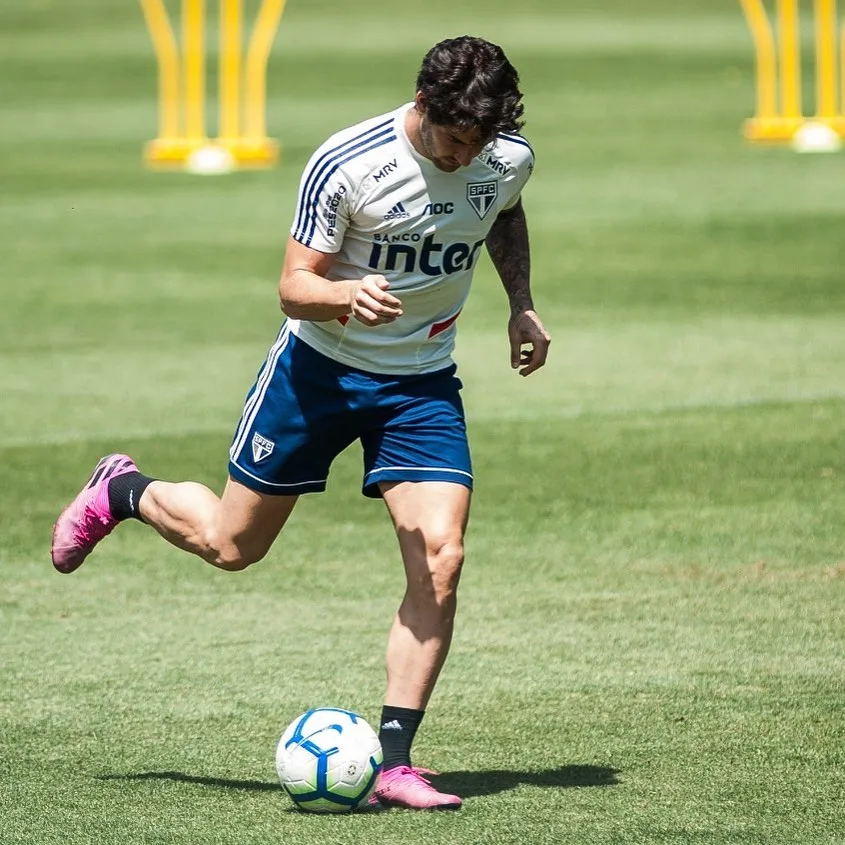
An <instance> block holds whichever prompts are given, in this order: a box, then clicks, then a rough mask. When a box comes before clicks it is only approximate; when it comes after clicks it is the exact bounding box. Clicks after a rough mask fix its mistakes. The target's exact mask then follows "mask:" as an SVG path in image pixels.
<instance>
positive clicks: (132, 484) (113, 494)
mask: <svg viewBox="0 0 845 845" xmlns="http://www.w3.org/2000/svg"><path fill="white" fill-rule="evenodd" d="M153 481H155V479H154V478H148V477H147V476H146V475H141V473H140V472H127V473H124V474H123V475H118V476H117V478H113V479H112V480H111V481H109V508H110V509H111V512H112V516H113V517H114V518H115V519H117V520H122V519H129V518H130V517H134V518H135V519H138V520H141V522H143V521H144V520H143V519H141V514H140V513H139V511H138V502H140V501H141V495H142V494H143V492H144V490H146V489H147V487H148V486H149V485H150V483H151V482H153Z"/></svg>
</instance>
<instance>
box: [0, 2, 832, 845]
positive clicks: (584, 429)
mask: <svg viewBox="0 0 845 845" xmlns="http://www.w3.org/2000/svg"><path fill="white" fill-rule="evenodd" d="M400 6H401V9H400ZM250 8H254V4H252V5H251V6H250ZM464 32H473V33H476V34H479V35H483V36H485V37H487V38H490V39H492V40H495V41H499V42H500V43H502V44H503V45H504V46H505V48H506V49H507V51H508V53H509V55H510V56H511V58H512V59H513V61H514V63H515V64H516V65H517V66H518V67H519V69H520V71H521V74H522V79H523V87H524V89H525V92H526V106H527V118H528V125H527V127H526V134H527V136H528V137H529V138H530V139H531V141H532V143H533V145H534V147H535V149H536V152H537V157H538V164H537V169H536V171H535V176H534V179H533V180H532V182H531V183H530V185H529V188H528V190H527V191H526V194H525V205H526V210H527V213H528V215H529V222H530V225H531V232H532V245H533V252H534V287H535V294H536V300H537V303H538V308H539V311H540V313H541V315H542V316H543V318H544V320H545V322H546V325H547V327H548V328H549V330H550V331H551V332H552V334H553V337H554V343H553V347H552V354H551V358H550V361H549V365H548V366H547V368H546V369H545V370H544V371H543V372H541V373H538V374H537V375H536V376H534V377H532V378H531V379H528V380H522V379H519V378H517V377H515V376H513V374H512V373H511V371H510V369H509V366H508V351H507V346H506V341H505V335H504V326H505V300H504V295H503V294H502V292H501V290H500V289H499V285H498V282H497V281H496V279H495V276H494V274H493V272H492V270H491V267H490V264H489V261H487V260H486V259H485V261H484V262H483V264H482V266H481V268H480V270H479V272H478V274H477V277H476V283H475V289H474V292H473V295H472V297H471V301H470V306H469V307H468V309H467V311H466V312H465V315H464V316H463V317H462V318H461V327H460V331H459V348H458V358H459V362H460V368H461V374H462V376H463V380H464V383H465V385H466V390H465V399H466V404H467V410H468V415H469V420H470V428H471V436H472V442H473V448H474V460H475V470H476V476H477V488H476V497H475V500H474V511H473V518H472V522H471V526H470V532H469V537H468V561H467V565H466V569H465V575H464V580H463V585H462V603H461V609H460V614H459V624H458V629H457V632H456V638H455V643H454V647H453V653H452V656H451V658H450V661H449V663H448V664H447V666H446V669H445V671H444V674H443V676H442V680H441V684H440V686H439V688H438V690H437V692H436V694H435V697H434V699H433V700H432V702H431V706H430V709H429V713H428V715H427V716H426V721H425V722H424V724H423V729H422V731H421V733H420V736H419V739H418V742H417V745H416V757H415V761H416V762H417V763H419V764H421V765H426V766H429V767H432V768H436V769H438V770H440V771H442V772H443V775H442V777H441V779H440V782H441V783H442V784H443V785H444V786H445V787H448V788H453V789H455V790H457V791H458V792H460V793H461V794H463V795H464V796H465V797H466V799H467V800H466V804H465V807H464V809H463V810H462V811H461V812H460V813H458V814H451V815H426V814H414V813H403V812H390V813H384V814H379V815H356V816H350V817H343V818H322V817H314V816H305V815H301V814H298V813H296V812H294V811H293V810H292V809H291V805H290V804H289V802H288V800H287V798H286V797H285V795H284V793H283V792H282V791H281V790H280V788H279V786H278V784H277V780H276V776H275V772H274V768H273V755H274V750H275V743H276V741H277V739H278V736H279V735H280V734H281V731H282V729H283V728H284V726H285V725H286V724H287V722H288V721H289V720H290V719H291V718H293V717H294V716H295V715H297V714H298V713H299V712H300V711H302V710H303V709H305V708H307V707H309V706H312V705H319V704H333V705H339V706H346V707H351V708H353V709H356V710H358V711H359V712H361V713H363V714H364V715H365V716H366V717H367V718H369V719H371V720H375V719H376V718H377V716H378V712H379V707H380V703H381V695H382V686H383V668H382V653H383V647H384V641H385V636H386V632H387V628H388V625H389V622H390V619H391V616H392V614H393V611H394V609H395V605H396V603H397V601H398V599H399V596H400V593H401V590H402V577H401V572H400V567H399V564H398V557H397V554H396V551H395V549H394V544H395V541H394V539H393V536H392V532H391V530H390V526H389V524H388V520H387V518H386V515H385V514H384V511H383V508H382V506H381V505H380V504H379V503H377V502H373V501H369V500H365V499H363V498H362V497H361V496H360V494H359V484H360V457H359V455H358V453H357V452H356V451H355V450H351V451H350V452H348V453H345V454H344V455H343V456H341V459H340V460H339V461H338V463H337V465H336V467H335V469H334V471H333V474H332V478H331V484H330V489H329V492H328V493H327V494H326V495H325V496H323V497H313V496H312V497H306V498H305V499H304V500H303V501H302V503H301V504H300V506H299V507H298V511H297V513H296V514H295V517H294V519H293V520H292V522H291V524H290V526H289V527H288V529H286V532H285V534H284V536H283V537H282V538H281V539H280V541H279V543H277V545H276V547H275V548H274V550H273V551H272V552H271V554H270V555H269V557H268V559H267V560H266V561H264V562H263V563H262V564H261V565H260V566H257V567H253V568H251V569H249V570H248V571H246V572H244V573H240V574H238V575H227V574H225V573H221V572H217V571H213V570H212V569H211V568H210V567H206V566H203V565H202V564H201V563H199V562H198V561H196V560H194V559H191V558H189V557H188V556H186V555H183V554H181V553H179V552H177V551H176V550H174V549H171V548H170V547H168V546H166V545H165V544H164V543H162V542H161V541H159V540H158V538H157V537H155V536H154V535H153V533H152V532H151V531H149V530H148V529H145V528H144V527H143V526H141V525H137V524H131V525H126V526H124V527H122V528H121V529H120V530H119V531H117V532H116V533H115V534H114V536H113V537H111V538H109V540H108V541H107V542H106V543H104V544H103V546H102V547H101V548H99V549H98V550H97V552H96V554H95V555H94V557H93V558H92V559H91V561H90V562H89V563H87V564H86V565H85V567H84V568H83V569H82V570H81V571H80V572H79V573H77V574H76V575H74V576H72V577H63V576H59V575H57V574H56V573H55V572H54V571H53V569H52V567H51V565H50V561H49V542H50V530H51V525H52V521H53V519H54V518H55V516H56V514H57V513H58V511H59V510H60V508H61V507H62V505H63V504H64V503H65V502H66V501H67V500H68V498H69V497H70V496H71V495H72V494H73V493H74V492H75V490H76V488H77V487H78V486H79V484H80V483H81V481H82V480H83V479H84V477H85V476H86V474H87V473H88V472H89V471H90V467H91V466H92V465H93V463H94V462H95V461H96V459H97V458H98V457H99V456H100V455H101V454H104V453H105V452H106V451H109V450H113V449H120V450H127V451H129V452H130V453H131V454H132V455H133V456H135V457H136V458H137V460H138V462H139V463H140V465H141V467H142V469H144V470H146V471H148V472H149V473H151V474H154V475H159V476H164V477H167V478H172V479H178V478H195V479H197V480H201V481H205V482H206V483H208V484H210V485H211V486H212V487H213V488H215V489H220V488H221V486H222V483H223V481H224V475H225V461H226V450H227V448H228V443H229V439H230V436H231V433H232V431H233V428H234V425H235V423H236V421H237V419H238V416H239V414H240V409H241V404H242V401H243V397H244V394H245V392H246V390H247V389H248V387H249V386H250V384H251V382H252V379H253V377H254V374H255V371H256V369H257V367H258V366H259V364H260V363H261V361H262V359H263V356H264V353H265V351H266V349H267V347H268V345H269V344H270V343H271V341H272V339H273V336H274V334H275V332H276V330H277V328H278V324H279V320H280V314H279V312H278V308H277V303H276V291H275V285H276V279H277V276H278V271H279V268H280V266H281V260H282V247H283V244H284V240H285V237H286V232H287V229H288V227H289V225H290V220H291V216H292V211H293V201H294V198H295V190H296V184H297V181H298V177H299V172H300V169H301V167H302V165H303V164H304V162H305V159H306V157H307V156H308V154H309V153H310V152H311V150H312V149H313V147H314V146H316V145H317V144H318V143H319V142H321V141H322V139H323V138H324V137H325V136H326V135H327V134H328V133H330V132H331V131H333V130H335V129H337V128H340V127H342V126H344V125H346V124H347V123H350V122H352V121H356V120H359V119H363V118H364V117H367V116H370V115H372V114H376V113H379V112H380V111H386V110H388V109H390V108H392V107H393V106H395V105H397V104H398V103H400V102H402V101H403V100H404V99H409V98H410V96H411V95H412V80H413V77H414V74H415V72H416V69H417V66H418V62H419V59H420V58H421V56H422V54H423V53H424V52H425V50H426V49H427V48H428V47H429V46H430V45H431V44H432V43H434V42H435V41H437V40H439V39H440V38H442V37H446V36H449V35H457V34H462V33H464ZM269 77H270V96H269V103H268V105H269V123H270V129H271V133H272V134H274V135H276V136H277V137H279V138H280V140H281V141H282V144H283V147H284V160H283V163H282V166H281V167H279V168H278V169H276V170H274V171H272V172H267V173H252V174H237V175H233V176H228V177H220V178H209V179H202V178H198V177H191V176H186V175H181V174H154V173H149V172H147V171H145V170H144V169H143V167H142V166H141V161H140V156H141V149H142V145H143V143H144V142H145V141H146V140H148V139H149V138H151V137H152V135H153V134H154V124H155V114H156V111H155V109H156V103H155V69H154V64H153V58H152V51H151V48H150V44H149V39H148V37H147V33H146V31H145V29H144V25H143V20H142V17H141V14H140V10H139V8H138V7H137V5H136V4H134V3H133V2H131V0H126V1H125V2H121V3H117V2H114V0H74V2H73V3H72V4H64V3H60V2H58V0H5V2H4V3H3V6H2V9H0V126H2V127H3V131H2V134H1V135H0V186H2V190H1V191H0V231H2V235H1V236H0V297H2V299H1V300H0V301H2V305H0V397H2V398H0V466H2V481H0V842H2V843H4V845H5V844H6V843H9V844H10V845H11V843H15V845H18V843H20V844H21V845H23V844H24V843H26V845H42V843H43V845H48V843H49V845H52V843H57V844H58V843H63V845H76V844H77V843H121V845H124V844H125V843H162V844H163V843H178V845H197V843H215V844H216V845H229V844H230V843H232V845H234V843H237V844H238V845H241V843H244V844H245V843H250V845H257V843H284V845H305V844H306V843H318V844H319V845H322V843H331V845H358V844H359V843H361V845H363V843H374V842H375V843H382V844H383V845H388V844H390V845H393V843H395V845H400V843H401V845H412V843H444V845H451V843H462V845H463V843H509V842H525V843H573V845H575V844H576V843H577V845H582V843H587V842H589V843H593V845H599V843H601V844H602V845H605V843H607V845H610V843H651V842H654V843H678V845H680V844H681V843H705V842H706V843H760V845H773V843H813V844H814V845H815V843H819V845H821V844H822V843H841V842H845V807H843V795H845V774H843V771H844V770H845V752H843V748H844V747H845V718H843V708H845V686H843V684H845V236H843V233H845V157H843V156H845V154H843V155H838V156H836V155H834V156H798V155H796V154H794V153H791V152H788V151H783V150H761V149H752V148H750V147H748V146H746V145H745V143H744V142H743V141H742V139H741V137H740V126H741V123H742V121H743V119H745V118H746V117H748V116H749V115H750V114H751V112H752V109H753V62H752V52H751V41H750V38H749V35H748V33H747V30H746V27H745V24H744V21H743V19H742V16H741V13H740V10H739V7H738V4H735V3H733V2H732V1H731V0H712V2H708V3H701V2H694V1H693V0H674V2H671V1H670V0H636V2H630V0H591V2H587V0H580V2H568V0H567V2H563V0H562V2H552V0H548V2H541V0H523V2H522V3H521V4H513V3H505V2H501V0H489V2H481V0H466V2H463V3H459V4H458V3H454V2H449V3H447V2H445V0H429V2H428V3H427V4H425V5H423V4H394V5H393V6H370V5H367V4H360V3H359V4H350V3H340V2H337V1H336V2H327V0H308V2H306V0H290V3H289V4H288V9H287V11H286V14H285V19H284V21H283V24H282V27H281V29H280V32H279V35H278V38H277V41H276V44H275V49H274V52H273V56H272V60H271V64H270V73H269ZM808 86H809V88H808V90H809V91H810V92H811V83H810V82H808ZM210 87H211V88H212V89H213V80H211V82H210Z"/></svg>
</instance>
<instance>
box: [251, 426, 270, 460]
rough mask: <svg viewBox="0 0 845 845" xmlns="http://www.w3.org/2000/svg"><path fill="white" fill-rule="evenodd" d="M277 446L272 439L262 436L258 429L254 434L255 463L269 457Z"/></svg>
mask: <svg viewBox="0 0 845 845" xmlns="http://www.w3.org/2000/svg"><path fill="white" fill-rule="evenodd" d="M275 448H276V444H275V443H274V442H273V441H272V440H268V439H267V438H266V437H262V436H261V435H260V434H259V433H258V432H257V431H256V432H255V434H253V435H252V459H253V460H254V461H255V463H260V462H261V461H263V460H264V459H265V458H269V457H270V455H271V454H272V453H273V449H275Z"/></svg>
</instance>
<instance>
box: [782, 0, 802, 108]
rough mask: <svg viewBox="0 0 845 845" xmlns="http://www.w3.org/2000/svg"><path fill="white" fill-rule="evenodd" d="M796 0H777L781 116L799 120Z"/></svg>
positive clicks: (799, 49)
mask: <svg viewBox="0 0 845 845" xmlns="http://www.w3.org/2000/svg"><path fill="white" fill-rule="evenodd" d="M798 21H799V17H798V0H778V36H779V40H780V90H781V102H780V107H781V117H783V118H786V119H787V120H795V121H800V120H801V48H800V42H799V31H798Z"/></svg>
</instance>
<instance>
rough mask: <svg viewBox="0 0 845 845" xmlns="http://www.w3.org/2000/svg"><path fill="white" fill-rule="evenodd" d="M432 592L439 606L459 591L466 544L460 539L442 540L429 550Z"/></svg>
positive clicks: (428, 559)
mask: <svg viewBox="0 0 845 845" xmlns="http://www.w3.org/2000/svg"><path fill="white" fill-rule="evenodd" d="M426 556H427V563H428V571H429V574H430V577H431V590H432V593H433V595H434V598H435V600H436V601H437V603H438V604H442V603H443V602H444V601H446V600H448V599H450V598H452V597H453V596H454V594H455V592H456V591H457V589H458V582H459V581H460V578H461V569H462V568H463V565H464V544H463V541H462V540H461V539H460V538H450V539H444V540H441V541H439V542H437V543H435V544H432V545H430V546H429V548H428V550H427V555H426Z"/></svg>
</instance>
